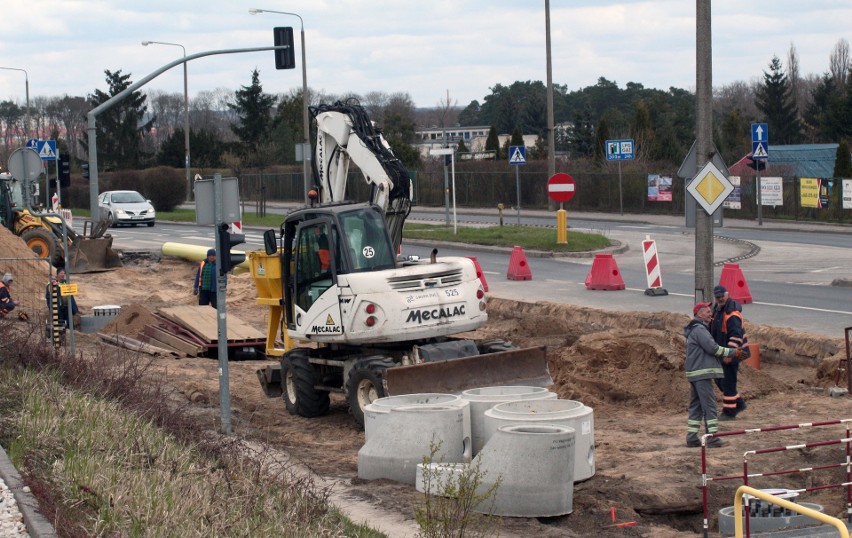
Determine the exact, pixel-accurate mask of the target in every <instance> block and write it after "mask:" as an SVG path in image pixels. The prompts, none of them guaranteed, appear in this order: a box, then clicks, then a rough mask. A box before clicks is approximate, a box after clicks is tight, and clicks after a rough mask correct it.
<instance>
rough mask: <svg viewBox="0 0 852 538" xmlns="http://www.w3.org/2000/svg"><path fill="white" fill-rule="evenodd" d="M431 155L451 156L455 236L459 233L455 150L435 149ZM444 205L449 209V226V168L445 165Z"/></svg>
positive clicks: (431, 151) (430, 152)
mask: <svg viewBox="0 0 852 538" xmlns="http://www.w3.org/2000/svg"><path fill="white" fill-rule="evenodd" d="M429 154H430V155H449V156H450V164H451V168H452V176H453V234H457V233H458V227H457V221H456V153H455V151H454V150H453V148H435V149H433V150H430V151H429ZM444 205H445V206H446V209H447V224H449V216H450V215H449V200H448V199H447V166H446V164H445V165H444Z"/></svg>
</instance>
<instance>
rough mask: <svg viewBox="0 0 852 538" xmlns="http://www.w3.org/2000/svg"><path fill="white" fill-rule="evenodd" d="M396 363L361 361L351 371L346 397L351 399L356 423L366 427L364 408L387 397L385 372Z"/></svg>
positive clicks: (384, 359) (381, 358)
mask: <svg viewBox="0 0 852 538" xmlns="http://www.w3.org/2000/svg"><path fill="white" fill-rule="evenodd" d="M394 366H396V363H395V362H394V361H393V360H392V359H389V358H383V357H373V358H369V359H361V360H359V361H358V362H356V363H355V366H354V367H353V368H352V370H350V371H349V379H348V380H347V381H346V395H347V398H348V399H349V412H351V413H352V416H353V417H355V421H356V422H357V423H358V425H360V426H361V427H362V428H363V427H364V408H365V407H367V406H368V405H369V404H371V403H372V402H373V401H375V400H378V399H379V398H384V397H385V396H387V394H386V393H385V387H384V383H383V382H382V380H383V379H384V375H385V370H387V369H388V368H393V367H394Z"/></svg>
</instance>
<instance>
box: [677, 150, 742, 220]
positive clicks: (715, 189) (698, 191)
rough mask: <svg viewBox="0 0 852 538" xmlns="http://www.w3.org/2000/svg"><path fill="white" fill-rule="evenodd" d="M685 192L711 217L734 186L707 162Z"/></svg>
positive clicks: (711, 163)
mask: <svg viewBox="0 0 852 538" xmlns="http://www.w3.org/2000/svg"><path fill="white" fill-rule="evenodd" d="M686 190H687V192H689V194H691V195H692V197H693V198H695V201H696V202H698V204H699V205H700V206H701V207H703V208H704V211H706V212H707V214H708V215H712V214H713V213H715V212H716V210H717V209H719V206H721V205H722V203H723V202H724V201H725V198H727V197H728V195H729V194H731V192H732V191H733V190H734V186H733V184H731V182H730V181H729V180H728V178H727V177H725V174H723V173H722V172H721V171H720V170H719V169H718V168H716V165H714V164H713V161H707V164H705V165H704V167H703V168H702V169H701V170H700V171H699V172H698V174H696V175H695V178H693V180H692V181H691V182H690V183H689V185H688V186H687V187H686Z"/></svg>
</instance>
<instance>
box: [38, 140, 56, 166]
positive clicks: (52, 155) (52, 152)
mask: <svg viewBox="0 0 852 538" xmlns="http://www.w3.org/2000/svg"><path fill="white" fill-rule="evenodd" d="M36 151H38V156H39V157H41V160H42V161H55V160H56V140H39V141H38V146H37V147H36Z"/></svg>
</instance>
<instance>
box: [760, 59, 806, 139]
mask: <svg viewBox="0 0 852 538" xmlns="http://www.w3.org/2000/svg"><path fill="white" fill-rule="evenodd" d="M755 105H757V109H758V110H760V112H762V113H763V116H764V118H765V119H766V123H767V124H768V126H769V132H770V136H771V137H772V142H773V143H775V144H798V143H799V142H800V141H801V139H802V134H801V130H802V128H801V123H800V122H799V113H798V110H797V109H796V102H795V100H794V99H793V91H792V88H791V87H790V81H789V80H788V79H787V75H786V74H785V73H784V70H783V68H782V66H781V60H779V59H778V57H777V56H774V57H773V58H772V61H771V62H770V63H769V72H766V71H764V72H763V83H762V84H759V85H758V87H757V95H756V98H755Z"/></svg>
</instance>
